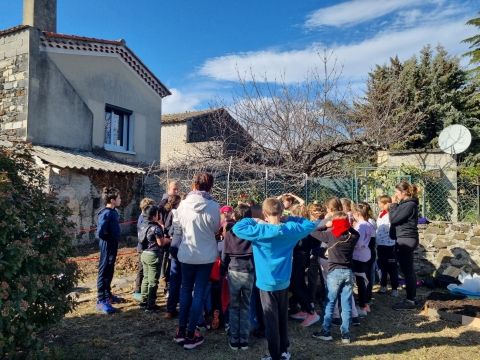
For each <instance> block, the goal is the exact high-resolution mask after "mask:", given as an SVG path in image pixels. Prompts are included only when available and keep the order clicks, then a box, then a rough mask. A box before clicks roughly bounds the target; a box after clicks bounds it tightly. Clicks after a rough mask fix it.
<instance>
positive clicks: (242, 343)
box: [238, 342, 248, 350]
mask: <svg viewBox="0 0 480 360" xmlns="http://www.w3.org/2000/svg"><path fill="white" fill-rule="evenodd" d="M238 347H239V348H240V350H248V342H241V343H240V344H239V345H238Z"/></svg>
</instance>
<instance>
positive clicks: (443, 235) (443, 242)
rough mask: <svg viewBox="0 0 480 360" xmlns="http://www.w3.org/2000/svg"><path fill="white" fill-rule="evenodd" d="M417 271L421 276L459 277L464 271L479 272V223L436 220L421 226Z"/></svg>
mask: <svg viewBox="0 0 480 360" xmlns="http://www.w3.org/2000/svg"><path fill="white" fill-rule="evenodd" d="M419 231H420V246H419V247H418V249H417V252H416V270H417V274H418V275H419V276H421V277H426V276H433V275H435V274H444V275H449V276H453V277H455V278H456V277H457V276H458V275H459V274H460V272H461V271H462V270H463V271H465V272H467V273H471V272H475V273H480V225H473V224H468V223H449V222H434V223H431V224H428V225H419Z"/></svg>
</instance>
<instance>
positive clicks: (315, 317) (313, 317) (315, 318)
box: [300, 312, 320, 327]
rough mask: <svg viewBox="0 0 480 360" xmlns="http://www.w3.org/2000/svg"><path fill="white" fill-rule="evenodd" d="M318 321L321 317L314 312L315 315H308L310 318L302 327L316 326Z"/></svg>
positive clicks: (303, 322)
mask: <svg viewBox="0 0 480 360" xmlns="http://www.w3.org/2000/svg"><path fill="white" fill-rule="evenodd" d="M318 320H320V316H319V315H318V314H317V313H316V312H313V314H308V316H307V317H306V318H305V320H303V321H302V323H301V324H300V325H302V326H303V327H308V326H310V325H313V324H315V323H316V322H317V321H318Z"/></svg>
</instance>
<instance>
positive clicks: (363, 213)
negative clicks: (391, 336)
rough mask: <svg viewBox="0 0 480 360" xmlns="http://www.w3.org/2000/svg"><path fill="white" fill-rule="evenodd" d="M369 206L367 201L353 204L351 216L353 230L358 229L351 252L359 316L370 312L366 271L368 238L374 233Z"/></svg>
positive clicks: (368, 251) (368, 250)
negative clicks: (358, 236)
mask: <svg viewBox="0 0 480 360" xmlns="http://www.w3.org/2000/svg"><path fill="white" fill-rule="evenodd" d="M369 209H370V206H369V205H368V204H367V203H359V204H356V205H355V206H354V209H353V216H354V218H355V230H357V231H358V233H359V235H360V238H359V239H358V241H357V244H356V245H355V251H354V252H353V271H354V272H355V279H356V282H357V288H358V305H359V306H358V307H357V311H358V315H359V316H361V317H365V316H367V313H368V312H370V307H369V305H368V303H367V284H366V282H367V275H366V274H367V271H368V261H369V260H370V258H371V256H372V254H371V251H370V248H369V247H368V245H369V243H370V239H371V238H372V236H373V235H374V234H375V229H374V228H373V226H372V225H371V224H370V223H369V222H368V218H369V216H368V213H369Z"/></svg>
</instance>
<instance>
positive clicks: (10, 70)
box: [0, 29, 30, 138]
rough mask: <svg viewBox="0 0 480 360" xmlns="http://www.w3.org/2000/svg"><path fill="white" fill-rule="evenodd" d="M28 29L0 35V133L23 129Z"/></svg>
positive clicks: (25, 113) (24, 130)
mask: <svg viewBox="0 0 480 360" xmlns="http://www.w3.org/2000/svg"><path fill="white" fill-rule="evenodd" d="M29 31H30V30H29V29H24V30H18V31H13V32H10V33H6V34H3V35H0V130H1V131H5V130H7V131H9V130H14V131H15V132H16V134H17V136H19V137H22V138H24V137H25V136H26V128H27V94H28V66H29Z"/></svg>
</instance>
